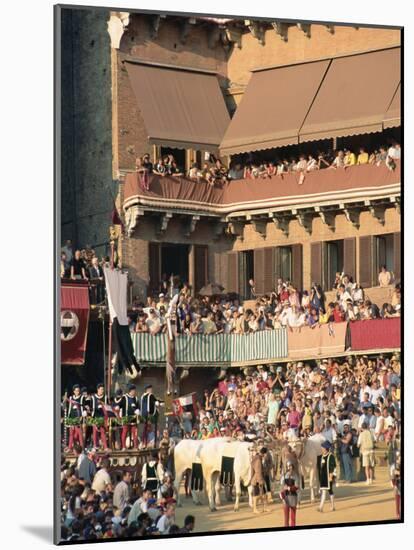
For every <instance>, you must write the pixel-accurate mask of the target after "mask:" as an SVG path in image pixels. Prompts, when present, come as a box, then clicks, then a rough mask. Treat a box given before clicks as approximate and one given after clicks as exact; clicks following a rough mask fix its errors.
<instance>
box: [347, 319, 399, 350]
mask: <svg viewBox="0 0 414 550" xmlns="http://www.w3.org/2000/svg"><path fill="white" fill-rule="evenodd" d="M349 330H350V337H351V349H352V350H355V351H360V350H379V349H399V348H400V347H401V319H399V318H395V319H374V320H372V321H354V322H353V323H349Z"/></svg>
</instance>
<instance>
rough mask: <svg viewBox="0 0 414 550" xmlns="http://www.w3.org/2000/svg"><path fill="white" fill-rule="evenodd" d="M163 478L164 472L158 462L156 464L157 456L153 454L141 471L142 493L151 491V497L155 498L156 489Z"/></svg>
mask: <svg viewBox="0 0 414 550" xmlns="http://www.w3.org/2000/svg"><path fill="white" fill-rule="evenodd" d="M163 477H164V471H163V468H162V465H161V464H160V462H158V454H157V453H156V452H154V453H153V454H152V456H151V458H150V460H149V461H148V462H145V463H144V465H143V466H142V471H141V485H142V489H143V490H144V491H146V490H148V491H151V492H152V494H153V496H154V497H155V498H157V493H158V489H159V487H160V485H161V482H162V479H163Z"/></svg>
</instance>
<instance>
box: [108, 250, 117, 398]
mask: <svg viewBox="0 0 414 550" xmlns="http://www.w3.org/2000/svg"><path fill="white" fill-rule="evenodd" d="M114 250H115V242H114V241H113V240H111V260H110V267H111V269H114ZM107 374H108V392H107V399H108V401H109V397H110V394H111V385H112V320H111V315H109V335H108V373H107Z"/></svg>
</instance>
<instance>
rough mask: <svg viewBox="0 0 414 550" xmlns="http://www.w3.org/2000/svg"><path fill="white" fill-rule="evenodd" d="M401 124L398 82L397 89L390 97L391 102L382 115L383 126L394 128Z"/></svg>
mask: <svg viewBox="0 0 414 550" xmlns="http://www.w3.org/2000/svg"><path fill="white" fill-rule="evenodd" d="M396 126H401V85H400V84H398V88H397V91H396V92H395V95H394V97H393V98H392V101H391V104H390V106H389V107H388V111H387V112H386V113H385V117H384V128H395V127H396Z"/></svg>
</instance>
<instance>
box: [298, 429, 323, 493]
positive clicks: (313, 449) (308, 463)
mask: <svg viewBox="0 0 414 550" xmlns="http://www.w3.org/2000/svg"><path fill="white" fill-rule="evenodd" d="M324 441H325V437H324V436H323V435H322V434H314V435H311V436H310V437H309V438H308V439H298V438H292V439H291V440H290V441H289V445H290V447H291V449H292V451H293V452H294V453H295V454H296V456H297V457H298V460H299V468H300V473H301V475H302V476H303V477H304V479H306V476H307V475H309V487H310V499H311V502H314V500H315V489H316V490H317V489H318V486H319V477H318V456H320V455H321V454H322V447H321V445H322V443H323V442H324Z"/></svg>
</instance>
